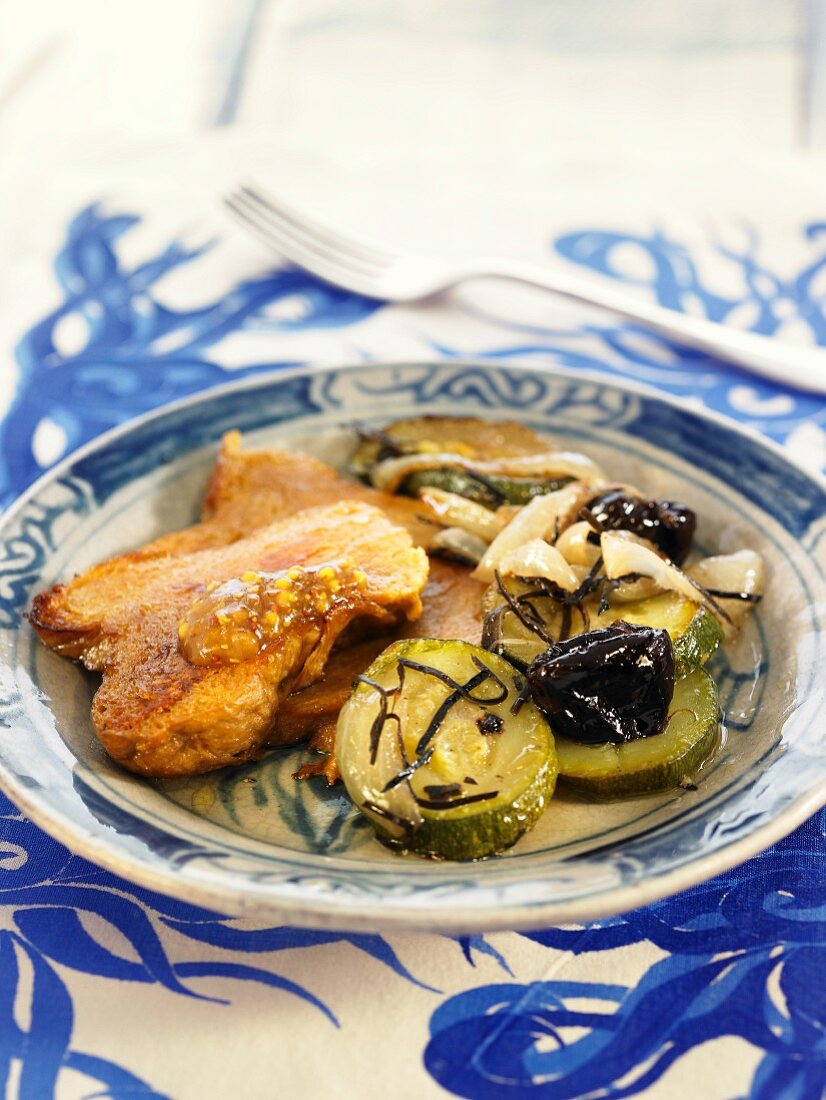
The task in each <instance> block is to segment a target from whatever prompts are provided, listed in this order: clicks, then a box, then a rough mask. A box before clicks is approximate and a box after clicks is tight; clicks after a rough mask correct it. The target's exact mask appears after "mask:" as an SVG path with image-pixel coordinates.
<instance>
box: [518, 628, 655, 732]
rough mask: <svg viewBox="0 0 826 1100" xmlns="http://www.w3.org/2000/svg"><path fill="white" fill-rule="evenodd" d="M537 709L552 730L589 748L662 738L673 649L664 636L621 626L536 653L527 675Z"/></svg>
mask: <svg viewBox="0 0 826 1100" xmlns="http://www.w3.org/2000/svg"><path fill="white" fill-rule="evenodd" d="M528 682H529V683H530V686H531V695H532V696H533V700H534V702H535V703H536V705H537V706H538V707H539V708H540V709H541V710H543V711H544V712H545V714H546V715H547V716H548V719H549V720H550V723H551V727H552V729H553V730H554V732H556V733H559V734H561V735H562V736H563V737H568V738H570V740H572V741H581V742H583V743H585V744H589V745H598V744H604V743H605V742H606V741H610V742H611V743H613V744H621V743H622V742H624V741H635V740H637V738H639V737H651V736H652V735H654V734H657V733H660V732H662V729H663V727H664V725H665V720H666V714H667V712H668V705H669V703H670V702H671V696H672V695H673V693H674V651H673V648H672V646H671V639H670V637H669V636H668V632H667V631H665V630H654V629H653V628H652V627H650V626H632V625H631V624H630V623H626V622H624V621H622V620H620V621H619V622H616V623H614V624H613V625H612V626H608V627H604V628H603V629H601V630H592V631H590V632H589V633H587V634H577V635H575V636H574V637H573V638H567V639H566V640H565V641H563V642H556V643H555V644H554V645H552V646H550V647H549V648H548V649H546V650H545V652H544V653H540V654H539V656H538V657H536V658H535V659H534V661H533V662H532V664H531V666H530V668H529V669H528Z"/></svg>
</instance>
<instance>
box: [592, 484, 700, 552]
mask: <svg viewBox="0 0 826 1100" xmlns="http://www.w3.org/2000/svg"><path fill="white" fill-rule="evenodd" d="M588 510H589V512H590V513H591V515H592V516H593V518H594V521H595V522H596V524H597V526H598V528H599V529H600V530H603V531H614V530H624V531H633V532H634V534H635V535H639V536H640V537H641V538H645V539H648V541H649V542H653V543H654V545H655V546H656V547H657V549H658V550H660V551H661V552H662V553H663V554H665V556H666V557H667V558H669V559H670V560H671V561H673V562H674V564H675V565H682V563H683V562H684V561H685V559H686V557H687V556H688V552H689V550H690V549H691V543H692V540H693V538H694V530H695V528H696V526H697V517H696V515H695V514H694V512H693V511H692V510H691V509H690V508H688V507H686V505H685V504H678V503H677V502H676V501H672V500H643V498H642V497H638V496H636V495H634V494H632V493H630V492H629V491H627V490H625V489H609V490H607V491H606V492H603V493H600V494H599V495H598V496H596V497H594V499H593V500H592V501H591V502H590V503H589V505H588Z"/></svg>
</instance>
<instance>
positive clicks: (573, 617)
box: [482, 581, 723, 676]
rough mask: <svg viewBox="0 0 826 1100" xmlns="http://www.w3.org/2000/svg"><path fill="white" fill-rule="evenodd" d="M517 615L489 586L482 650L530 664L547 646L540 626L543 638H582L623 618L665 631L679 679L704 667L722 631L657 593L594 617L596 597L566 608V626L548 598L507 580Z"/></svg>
mask: <svg viewBox="0 0 826 1100" xmlns="http://www.w3.org/2000/svg"><path fill="white" fill-rule="evenodd" d="M508 590H509V591H512V593H513V598H514V600H515V601H516V602H517V604H518V607H519V609H520V612H521V617H520V615H517V613H516V612H515V611H514V610H512V609H511V608H508V607H507V606H506V601H505V598H504V596H503V595H502V594H501V592H500V591H499V589H498V587H497V585H495V584H492V585H491V586H490V587H489V588H488V589H487V590H486V592H485V594H484V596H483V597H482V614H483V615H485V616H487V613H488V612H491V611H495V610H496V609H497V608H502V610H501V611H496V613H495V614H494V615H491V616H490V617H486V620H485V632H484V638H483V640H484V645H485V646H486V647H487V648H490V649H491V650H493V652H495V653H501V654H502V655H503V656H505V657H509V658H512V659H513V658H515V659H516V664H517V665H519V664H520V663H524V664H530V662H531V661H532V660H533V658H534V657H536V656H538V655H539V654H540V653H542V652H543V651H544V650H545V649H547V647H548V645H549V643H548V642H547V641H546V640H545V638H543V636H542V633H541V630H540V623H538V622H537V619H539V620H541V625H542V627H544V631H545V635H546V636H547V637H550V638H553V639H556V638H559V637H560V636H563V635H564V636H565V637H567V636H569V635H573V634H581V633H582V632H583V631H586V630H598V629H599V628H600V627H603V626H610V625H611V624H612V623H615V622H617V620H618V619H624V620H625V621H626V622H628V623H632V624H634V625H635V626H650V627H653V628H655V629H657V630H667V631H668V633H669V635H670V637H671V642H672V645H673V646H674V667H675V672H676V675H677V676H684V675H686V673H688V672H691V670H692V669H695V668H698V667H699V666H700V665H703V664H705V662H706V661H707V660H708V659H709V657H710V656H711V655H712V654H713V653H714V651H715V650H716V649H717V648H718V646H719V645H720V643H721V642H722V640H723V628H722V627H721V626H720V624H719V623H718V622H717V620H716V619H715V618H714V616H713V615H712V614H711V613H710V612H709V611H708V610H706V608H705V607H701V606H699V605H698V604H696V603H693V602H692V601H691V600H688V599H686V598H685V596H682V595H680V594H679V593H678V592H662V593H660V594H659V595H656V596H650V597H648V598H647V599H644V600H635V601H633V602H632V603H625V604H617V605H616V606H614V607H609V608H608V609H607V610H606V611H604V612H602V614H600V613H599V598H598V597H596V596H590V597H588V599H586V600H584V601H583V603H582V605H581V607H573V608H571V609H570V613H569V621H568V623H567V625H566V623H565V618H564V616H565V612H564V609H563V608H562V606H561V605H560V604H559V603H557V602H556V601H555V600H553V599H551V597H550V596H542V595H539V596H530V593H531V592H532V591H536V589H535V588H534V589H532V588H531V586H530V585H528V584H524V583H522V582H516V581H510V582H509V584H508Z"/></svg>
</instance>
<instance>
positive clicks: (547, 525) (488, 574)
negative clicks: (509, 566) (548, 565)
mask: <svg viewBox="0 0 826 1100" xmlns="http://www.w3.org/2000/svg"><path fill="white" fill-rule="evenodd" d="M581 493H582V485H581V484H580V483H579V482H573V483H572V484H571V485H566V486H565V487H564V488H562V489H557V490H556V492H553V493H545V494H544V496H540V497H534V498H533V500H531V501H529V502H528V503H527V504H526V505H525V507H524V508H522V509H521V510H520V511H519V513H518V514H517V515H516V516H515V517H514V519H512V520H511V522H510V523H509V524H508V525H507V527H505V528H504V530H502V531H500V533H499V534H498V535H497V536H496V538H495V539H494V540H493V542H492V543H491V544H490V546H489V547H488V549H487V551H486V552H485V555H484V557H483V558H482V560H481V561H480V562H479V565H478V566H477V568H476V569H475V570H474V572H473V575H474V577H476V579H477V580H479V581H484V582H485V583H487V584H489V583H490V582H491V581H492V580H493V575H494V573H495V572H496V570H497V569H498V568H499V563H500V562H501V560H502V558H504V556H505V555H506V554H509V553H510V552H511V550H516V549H517V547H519V546H522V544H523V543H526V542H531V541H532V540H533V539H541V538H544V537H545V536H546V535H549V534H550V535H552V534H553V533H554V528H555V526H556V522H557V520H558V519H559V518H560V516H563V515H566V514H567V513H568V511H569V510H570V508H571V504H572V502H573V501H575V500H577V499H579V497H580V495H581Z"/></svg>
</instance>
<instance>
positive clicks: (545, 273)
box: [224, 186, 826, 394]
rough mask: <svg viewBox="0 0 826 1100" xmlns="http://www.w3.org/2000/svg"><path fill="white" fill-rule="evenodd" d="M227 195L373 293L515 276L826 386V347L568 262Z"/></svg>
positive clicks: (765, 373)
mask: <svg viewBox="0 0 826 1100" xmlns="http://www.w3.org/2000/svg"><path fill="white" fill-rule="evenodd" d="M224 201H225V202H226V205H227V206H228V207H229V209H230V210H231V211H232V212H233V214H235V216H236V217H237V218H239V219H240V220H241V221H242V222H243V224H244V226H245V227H246V228H247V229H248V230H250V231H251V232H252V233H254V234H255V236H257V237H258V238H259V239H260V240H261V241H263V242H264V243H265V244H266V245H268V246H269V247H270V248H272V249H274V250H275V251H276V252H277V253H278V254H279V255H280V256H281V257H282V258H283V259H285V260H289V261H290V262H292V263H294V264H297V265H298V266H299V267H303V268H304V269H305V270H307V271H309V272H311V274H313V275H316V276H318V278H320V279H323V280H324V281H325V282H328V283H332V284H333V285H334V286H338V287H343V288H344V289H345V290H353V291H356V292H357V293H359V294H364V295H365V296H366V297H368V298H380V299H381V300H383V301H387V302H413V301H417V300H419V299H422V298H430V297H431V296H432V295H434V294H438V293H440V292H441V291H444V290H449V289H450V288H451V287H455V286H458V285H459V284H460V283H463V282H465V281H467V280H470V279H479V278H497V279H510V280H514V281H516V282H519V283H526V284H528V285H529V286H534V287H540V288H541V289H544V290H550V291H553V292H554V293H555V294H560V295H562V296H563V297H564V298H570V299H572V300H573V301H576V302H584V303H587V304H588V305H594V306H601V307H603V308H604V309H607V310H610V311H611V312H612V313H618V314H620V316H622V317H627V318H628V319H629V320H632V321H637V322H639V323H640V324H642V325H645V326H646V327H647V328H649V329H651V330H653V331H654V332H657V333H659V334H660V335H661V336H665V337H666V338H667V339H669V340H673V341H674V343H677V344H681V345H683V346H684V347H689V348H695V349H697V350H699V351H702V352H705V353H706V354H708V355H710V356H712V357H714V358H717V359H724V360H726V361H727V362H730V363H736V364H737V365H738V366H740V367H743V368H744V369H746V370H748V371H751V372H752V373H753V374H758V375H761V376H762V377H763V378H769V379H772V380H773V381H776V382H781V383H783V384H784V385H786V386H795V387H797V388H798V389H801V390H806V391H808V392H810V393H818V394H826V348H809V347H795V346H793V345H791V344H786V343H783V342H782V341H779V340H773V339H771V338H769V337H767V336H760V335H758V334H756V333H752V332H742V331H740V330H739V329H735V328H731V327H729V326H727V325H720V324H716V323H715V322H714V321H707V320H705V319H704V318H701V317H692V316H690V315H689V314H686V313H678V312H676V311H675V310H672V309H666V308H665V307H664V306H659V305H654V304H652V303H651V302H645V301H641V300H638V299H637V298H634V297H632V296H630V295H628V294H626V293H623V291H622V290H615V289H614V288H613V287H610V286H603V285H602V284H601V283H598V282H595V281H592V280H589V279H583V278H580V277H578V276H577V275H572V274H570V273H569V272H568V271H565V270H564V269H554V268H552V267H549V268H545V267H541V266H540V265H538V264H530V263H525V262H523V261H520V260H509V259H504V258H502V259H500V258H496V259H489V258H475V259H467V260H454V259H447V258H445V257H442V256H436V255H429V254H426V253H416V252H407V253H394V252H391V251H389V250H388V249H386V248H382V247H380V246H378V245H374V244H369V243H367V242H366V241H359V240H354V239H353V238H351V237H346V236H344V235H343V234H341V233H337V232H336V231H335V230H333V229H331V228H329V227H328V226H325V225H321V224H320V223H319V222H317V221H315V220H313V219H311V218H308V217H306V216H305V215H304V214H301V213H299V212H297V211H295V210H293V209H292V208H291V207H289V206H288V205H287V204H286V203H284V202H282V201H281V200H280V199H278V200H276V199H273V198H270V197H268V196H266V195H264V194H263V193H262V192H261V191H259V190H257V189H255V188H253V187H247V186H244V187H240V188H239V189H238V190H237V191H234V192H232V193H231V194H230V195H227V196H226V198H225V200H224Z"/></svg>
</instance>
